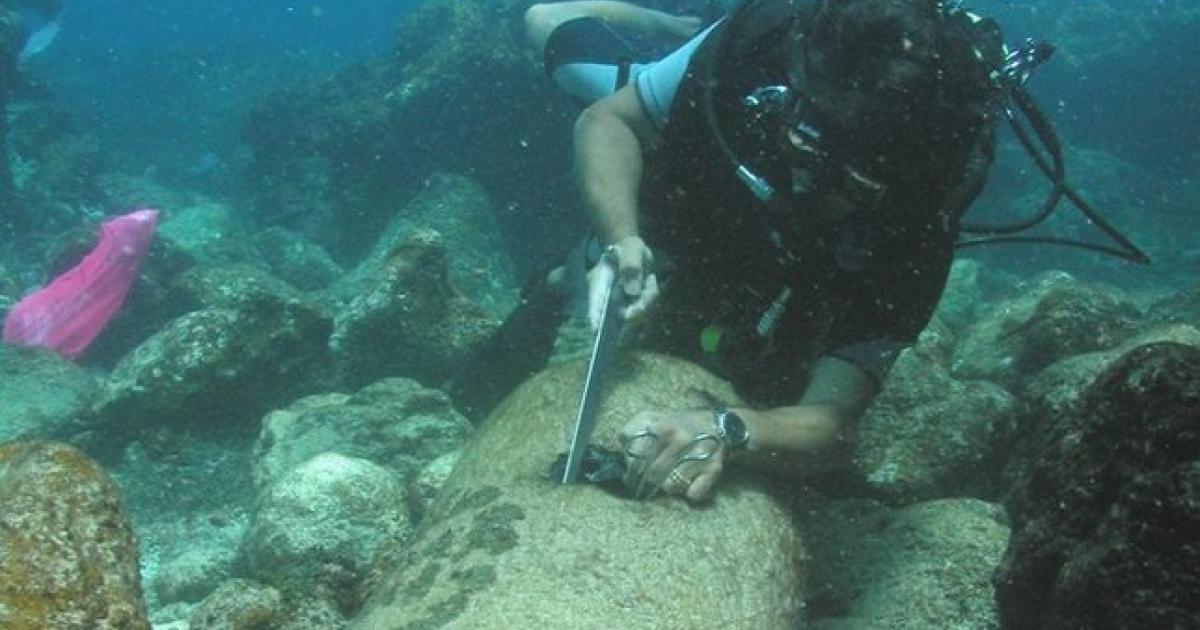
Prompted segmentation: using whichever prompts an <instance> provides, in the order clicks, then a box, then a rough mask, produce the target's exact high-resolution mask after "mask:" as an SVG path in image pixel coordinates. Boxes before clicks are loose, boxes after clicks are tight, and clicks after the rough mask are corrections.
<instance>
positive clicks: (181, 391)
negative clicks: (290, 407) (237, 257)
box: [97, 296, 332, 433]
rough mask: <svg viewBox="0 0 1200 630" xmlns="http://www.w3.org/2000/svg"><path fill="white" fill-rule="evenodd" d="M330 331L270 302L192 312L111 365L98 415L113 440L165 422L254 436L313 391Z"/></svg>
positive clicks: (301, 312) (307, 312) (320, 319)
mask: <svg viewBox="0 0 1200 630" xmlns="http://www.w3.org/2000/svg"><path fill="white" fill-rule="evenodd" d="M331 329H332V322H331V321H330V319H329V318H328V317H327V316H326V315H325V314H324V313H323V312H321V311H320V310H318V309H317V308H316V307H314V306H312V305H309V304H307V303H304V302H300V301H294V300H283V299H276V298H274V297H270V296H262V297H255V298H253V299H249V300H247V301H246V302H244V303H241V304H239V305H238V306H236V307H217V306H214V307H209V308H203V309H200V310H197V311H193V312H191V313H188V314H187V315H184V316H183V317H180V318H178V319H176V320H174V321H172V322H171V323H170V324H169V325H168V326H167V327H166V328H164V329H163V330H162V331H160V332H159V333H157V334H156V335H154V336H153V337H151V338H150V339H148V340H147V341H146V342H145V343H143V344H142V345H140V346H138V347H137V349H135V350H134V351H133V352H132V353H130V354H129V355H128V356H126V357H125V358H124V359H122V360H121V362H120V363H119V364H117V366H116V368H114V369H113V371H112V373H111V374H110V375H109V377H108V380H107V381H106V383H105V388H104V394H103V395H102V397H101V399H100V401H99V403H98V404H97V410H98V412H99V413H100V414H101V416H102V418H103V420H104V421H105V422H106V423H107V424H109V425H110V426H113V427H119V428H120V429H121V431H118V433H121V432H126V433H128V432H137V431H139V430H140V428H142V427H147V426H150V427H153V426H158V425H161V424H164V423H173V424H175V425H176V426H187V425H191V426H206V427H212V426H217V427H235V428H236V427H240V428H241V429H240V430H242V431H245V430H246V429H247V428H250V431H253V429H252V428H251V427H253V426H255V425H254V421H255V420H257V419H258V418H260V417H262V414H264V413H266V412H267V411H268V410H269V409H271V408H273V407H277V406H278V405H280V404H283V403H284V402H285V401H287V400H290V399H292V398H293V397H294V396H297V395H304V394H306V393H310V392H311V391H312V390H313V389H315V388H316V387H317V386H318V381H319V380H320V377H321V375H322V374H324V373H325V370H327V369H328V367H329V364H330V360H329V354H328V339H329V334H330V331H331Z"/></svg>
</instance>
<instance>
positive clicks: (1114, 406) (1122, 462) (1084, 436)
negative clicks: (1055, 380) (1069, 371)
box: [996, 343, 1200, 630]
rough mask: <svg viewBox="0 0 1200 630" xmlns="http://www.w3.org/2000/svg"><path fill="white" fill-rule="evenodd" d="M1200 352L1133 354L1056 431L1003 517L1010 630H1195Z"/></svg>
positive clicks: (1005, 614) (1164, 347)
mask: <svg viewBox="0 0 1200 630" xmlns="http://www.w3.org/2000/svg"><path fill="white" fill-rule="evenodd" d="M1198 471H1200V349H1197V348H1194V347H1190V346H1184V345H1180V344H1174V343H1157V344H1151V345H1146V346H1141V347H1139V348H1136V349H1134V350H1131V351H1129V352H1128V353H1126V354H1125V355H1124V356H1123V357H1122V358H1121V359H1120V360H1118V361H1117V362H1116V363H1114V364H1113V365H1112V366H1111V367H1110V368H1109V369H1108V370H1107V371H1106V372H1105V373H1104V374H1103V375H1102V376H1101V377H1100V379H1099V380H1097V381H1096V382H1095V383H1094V384H1093V385H1092V386H1091V388H1090V389H1089V390H1088V392H1087V394H1086V395H1085V398H1084V401H1083V404H1082V405H1081V406H1080V408H1079V411H1078V412H1077V413H1073V414H1067V415H1065V416H1063V417H1061V418H1058V419H1056V421H1055V423H1054V425H1053V427H1052V428H1051V429H1050V430H1049V431H1047V434H1046V438H1045V440H1044V441H1043V444H1042V449H1041V450H1040V452H1039V453H1038V455H1037V457H1036V458H1035V460H1034V464H1033V466H1032V469H1031V470H1030V471H1029V473H1028V474H1027V475H1026V476H1025V477H1024V478H1023V479H1022V480H1021V482H1020V483H1019V485H1018V487H1017V489H1016V491H1015V492H1014V494H1013V496H1012V498H1011V499H1010V501H1009V504H1008V508H1009V513H1010V515H1011V517H1012V523H1013V536H1012V540H1011V543H1010V545H1009V548H1008V551H1007V552H1006V554H1005V558H1004V562H1003V564H1002V567H1001V570H1000V572H999V573H998V574H997V578H996V584H997V599H998V602H999V605H1000V613H1001V620H1002V622H1003V626H1004V627H1005V628H1014V629H1015V628H1046V629H1049V630H1054V629H1057V628H1064V629H1065V628H1098V629H1103V628H1114V629H1115V628H1188V627H1196V626H1198V625H1200V605H1198V604H1197V601H1198V600H1197V599H1196V597H1195V594H1196V593H1197V592H1200V574H1197V572H1196V570H1195V569H1196V566H1198V565H1200V504H1197V502H1196V500H1195V497H1196V496H1197V495H1198V494H1200V472H1198Z"/></svg>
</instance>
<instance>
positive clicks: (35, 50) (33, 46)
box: [17, 22, 62, 63]
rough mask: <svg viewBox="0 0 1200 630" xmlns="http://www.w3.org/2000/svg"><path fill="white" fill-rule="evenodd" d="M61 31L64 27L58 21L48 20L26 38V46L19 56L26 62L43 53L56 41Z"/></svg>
mask: <svg viewBox="0 0 1200 630" xmlns="http://www.w3.org/2000/svg"><path fill="white" fill-rule="evenodd" d="M61 31H62V27H61V26H59V25H58V22H47V23H46V24H44V25H42V27H41V28H39V29H38V30H36V31H34V32H33V33H31V34H30V35H29V39H26V40H25V46H24V47H23V48H21V53H20V55H19V56H18V57H17V58H18V59H19V60H20V61H21V62H22V63H24V62H26V61H29V60H30V59H33V58H34V57H36V56H38V55H40V54H42V53H43V52H45V50H46V49H47V48H49V47H50V44H53V43H54V40H55V38H57V37H58V34H59V32H61Z"/></svg>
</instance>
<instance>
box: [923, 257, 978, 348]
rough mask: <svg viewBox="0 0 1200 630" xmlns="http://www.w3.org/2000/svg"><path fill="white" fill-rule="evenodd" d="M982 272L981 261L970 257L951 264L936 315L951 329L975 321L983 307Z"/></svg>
mask: <svg viewBox="0 0 1200 630" xmlns="http://www.w3.org/2000/svg"><path fill="white" fill-rule="evenodd" d="M981 272H982V269H981V268H980V264H979V262H977V261H974V260H971V259H970V258H959V259H956V260H955V261H954V264H953V265H951V266H950V276H949V277H948V278H947V279H946V288H945V290H944V291H942V299H941V301H939V302H938V306H937V312H936V313H935V315H936V316H937V318H938V319H940V320H941V321H942V322H943V323H945V324H946V325H947V326H949V327H950V329H951V330H956V331H957V330H962V329H963V328H965V327H966V326H967V325H968V324H971V323H972V322H974V321H975V320H976V319H977V318H978V316H979V313H980V311H981V310H982V309H983V307H984V302H983V288H982V287H981V286H980V279H979V276H980V273H981Z"/></svg>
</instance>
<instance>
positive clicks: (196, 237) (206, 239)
mask: <svg viewBox="0 0 1200 630" xmlns="http://www.w3.org/2000/svg"><path fill="white" fill-rule="evenodd" d="M244 220H245V218H244V217H240V216H239V215H238V213H237V212H236V211H235V209H234V208H231V207H229V206H227V205H225V204H222V203H216V202H203V203H197V204H194V205H190V206H187V207H184V208H179V209H178V210H175V211H174V212H171V213H170V215H169V216H168V218H167V219H166V220H164V221H163V222H162V225H160V226H159V227H158V236H159V238H162V239H164V240H166V241H170V242H171V243H173V244H174V245H175V246H176V247H178V248H179V249H181V250H182V251H184V252H185V253H186V254H187V255H188V257H189V258H191V259H192V260H193V261H195V262H196V263H197V264H210V265H211V264H221V263H231V262H246V261H253V260H254V259H255V258H254V255H255V251H254V248H253V247H252V246H251V240H250V239H249V238H248V235H247V234H246V230H245V225H244V224H243V221H244Z"/></svg>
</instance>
